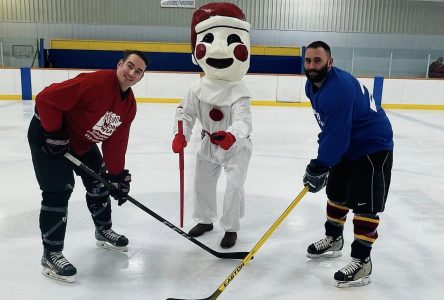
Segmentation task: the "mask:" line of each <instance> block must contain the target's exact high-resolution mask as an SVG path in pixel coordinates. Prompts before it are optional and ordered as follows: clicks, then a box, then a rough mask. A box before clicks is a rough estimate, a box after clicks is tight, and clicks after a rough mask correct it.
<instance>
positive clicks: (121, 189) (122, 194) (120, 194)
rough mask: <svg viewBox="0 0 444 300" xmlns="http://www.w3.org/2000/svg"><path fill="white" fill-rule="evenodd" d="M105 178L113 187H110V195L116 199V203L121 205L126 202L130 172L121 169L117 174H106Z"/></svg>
mask: <svg viewBox="0 0 444 300" xmlns="http://www.w3.org/2000/svg"><path fill="white" fill-rule="evenodd" d="M106 179H108V181H109V183H111V185H112V186H113V187H111V190H110V194H111V197H113V198H114V199H116V200H117V201H118V202H117V204H118V205H119V206H121V205H122V204H123V203H125V202H126V200H128V199H127V197H128V193H129V191H130V182H131V174H130V173H129V171H128V170H123V171H122V172H120V173H119V174H117V175H113V174H107V175H106Z"/></svg>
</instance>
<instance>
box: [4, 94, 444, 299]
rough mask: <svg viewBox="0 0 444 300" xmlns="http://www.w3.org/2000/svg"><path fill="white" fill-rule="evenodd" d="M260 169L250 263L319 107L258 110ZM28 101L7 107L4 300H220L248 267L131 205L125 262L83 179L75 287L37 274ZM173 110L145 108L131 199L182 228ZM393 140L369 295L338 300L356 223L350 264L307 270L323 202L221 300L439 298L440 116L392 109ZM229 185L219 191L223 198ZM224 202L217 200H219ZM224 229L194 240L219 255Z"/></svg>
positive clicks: (188, 161) (120, 221)
mask: <svg viewBox="0 0 444 300" xmlns="http://www.w3.org/2000/svg"><path fill="white" fill-rule="evenodd" d="M252 112H253V134H252V135H251V138H252V141H253V157H252V160H251V163H250V169H249V174H248V178H247V183H246V186H245V190H246V198H247V202H246V215H245V218H244V219H243V220H242V223H241V226H242V228H241V231H240V232H239V233H238V236H239V238H238V242H237V244H236V246H235V247H234V248H232V250H230V251H247V252H248V251H250V250H251V249H252V247H253V246H254V245H255V244H256V243H257V242H258V241H259V239H260V238H261V237H262V236H263V234H264V233H265V232H266V231H267V230H268V228H269V227H270V226H271V225H272V224H273V223H274V222H275V221H276V219H277V218H278V217H279V216H280V214H281V213H282V212H283V211H284V210H285V208H286V207H287V206H288V205H289V204H290V203H291V202H292V201H293V199H294V198H295V196H297V195H298V194H299V192H300V191H301V189H302V188H303V186H302V176H303V174H304V170H305V166H306V164H307V163H308V161H309V159H310V158H312V157H314V156H315V154H316V146H317V143H316V138H317V133H318V131H319V129H318V126H317V124H316V122H315V119H314V117H313V114H312V111H311V108H295V107H263V106H253V107H252ZM32 113H33V102H32V101H7V100H5V101H0V153H1V155H0V162H1V167H0V187H1V188H0V192H1V197H0V249H1V250H0V251H1V255H0V269H1V273H0V291H1V292H0V298H1V299H5V300H9V299H34V300H52V299H103V300H112V299H116V300H117V299H118V300H122V299H140V300H141V299H149V300H161V299H166V298H168V297H174V298H187V299H196V298H197V299H199V298H204V297H208V296H209V295H211V294H212V293H213V292H214V291H215V290H216V289H217V288H218V287H219V285H220V284H221V283H222V282H223V281H224V280H225V279H226V278H227V276H228V275H229V274H230V273H231V272H232V271H233V270H234V268H235V267H236V266H237V265H238V263H239V262H240V261H239V260H224V259H218V258H216V257H215V256H213V255H211V254H209V253H208V252H205V251H204V250H202V249H201V248H200V247H198V246H196V245H195V244H193V243H191V242H190V241H188V240H187V239H185V238H183V237H182V236H181V235H179V234H178V233H177V232H175V231H173V230H172V229H170V228H169V227H167V226H165V225H164V224H162V223H161V222H159V221H157V220H156V219H154V218H153V217H152V216H150V215H149V214H147V213H146V212H144V211H142V210H141V209H140V208H138V207H136V206H135V205H133V204H132V203H129V202H128V203H126V204H125V205H123V206H122V207H118V206H117V205H116V203H115V202H114V200H113V224H114V226H113V228H114V229H115V230H116V231H117V232H119V233H122V234H125V235H126V236H127V237H128V238H129V240H130V245H129V251H128V252H127V253H118V252H114V251H109V250H108V251H107V250H104V249H101V248H98V247H97V246H96V245H95V238H94V225H93V223H92V220H91V217H90V215H89V211H88V209H87V207H86V202H85V200H84V193H85V191H84V189H83V186H82V184H81V181H80V178H78V177H77V182H76V183H77V186H76V188H75V190H74V193H73V195H72V198H71V200H70V203H69V215H68V228H67V234H66V239H65V249H64V254H65V256H66V257H67V259H68V260H70V262H71V263H73V264H74V265H75V266H76V267H77V270H78V274H77V281H76V282H75V283H74V284H66V283H61V282H57V281H54V280H50V279H48V278H46V277H44V276H42V275H41V273H40V272H41V266H40V258H41V255H42V246H41V239H40V231H39V226H38V217H39V211H40V201H41V196H40V190H39V188H38V185H37V182H36V179H35V177H34V171H33V167H32V163H31V156H30V151H29V147H28V144H27V139H26V133H27V128H28V124H29V121H30V119H31V116H32ZM174 113H175V105H174V104H142V103H140V104H138V114H137V116H136V120H135V122H134V124H133V127H132V131H131V137H130V144H129V148H128V153H127V163H126V167H127V168H128V169H129V170H130V172H131V173H132V178H133V182H132V184H131V193H130V194H131V196H132V197H133V198H135V199H136V200H138V201H139V202H141V203H143V204H144V205H145V206H147V207H148V208H150V209H151V210H153V211H154V212H156V213H157V214H159V215H160V216H162V217H163V218H165V219H167V220H169V221H170V222H172V223H173V224H175V225H176V226H179V169H178V155H177V154H174V153H173V152H172V151H171V140H172V137H173V133H172V126H173V119H174ZM387 114H388V116H389V118H390V120H391V122H392V126H393V129H394V142H395V151H394V165H393V173H392V184H391V188H390V192H389V198H388V200H387V206H386V211H385V212H384V213H382V214H381V215H380V218H381V223H380V226H379V228H378V232H379V238H378V240H377V241H376V243H375V245H374V248H373V251H372V260H373V274H372V281H373V283H372V284H370V285H368V286H365V287H359V288H350V289H338V288H336V287H335V286H334V280H333V274H334V273H335V272H336V271H337V270H338V269H340V268H342V267H343V266H344V265H345V264H347V263H348V262H349V254H350V244H351V242H352V240H353V232H352V231H353V230H352V226H351V219H352V214H351V213H350V214H349V218H348V221H347V223H346V227H345V231H344V238H345V246H344V250H343V256H342V257H340V258H336V259H323V260H310V259H307V258H306V256H305V252H306V248H307V246H308V244H310V243H312V242H314V241H316V240H318V239H320V238H321V237H322V236H323V234H324V230H323V224H324V221H325V206H326V197H325V193H324V191H321V192H319V193H317V194H307V195H306V196H305V197H304V198H303V199H302V200H301V202H300V203H299V204H298V205H297V206H296V208H295V209H294V210H293V211H292V213H291V214H290V215H289V217H288V218H287V219H286V220H285V221H284V222H283V224H282V225H281V226H280V227H279V228H278V229H277V231H276V232H275V233H274V234H273V235H272V236H271V237H270V238H269V239H268V240H267V241H266V243H265V244H264V245H263V247H262V248H260V250H259V251H258V252H257V253H256V255H255V259H254V260H252V261H251V262H250V263H249V264H248V265H247V266H246V267H244V268H243V269H242V271H241V272H240V273H239V274H238V275H237V276H236V277H235V278H234V280H233V281H232V282H231V283H230V285H229V286H228V287H227V288H226V289H225V290H224V292H223V293H222V294H221V295H220V296H219V298H218V299H225V300H228V299H229V300H293V299H304V300H305V299H328V300H345V299H360V300H376V299H377V300H382V299H390V300H393V299H403V300H405V299H415V300H418V299H427V300H429V299H436V300H438V299H443V294H444V285H443V284H442V282H443V276H444V259H443V254H442V253H443V251H444V250H443V249H444V238H443V237H444V235H443V228H444V217H443V216H444V198H443V195H444V124H443V120H444V111H425V110H423V111H413V110H388V111H387ZM199 126H200V125H199V124H197V126H196V128H195V134H194V135H193V137H192V140H191V142H190V143H189V145H188V147H187V148H186V151H185V225H184V228H183V230H184V231H186V232H188V230H189V229H190V228H191V227H192V226H193V225H194V222H193V220H192V219H191V212H192V205H191V203H192V202H191V200H192V179H193V176H194V160H195V154H196V151H197V149H198V147H199V140H200V134H199V133H200V127H199ZM224 179H225V178H224V177H223V175H222V177H221V179H220V181H219V182H220V183H219V186H218V199H219V200H222V198H223V191H224V186H225V180H224ZM219 204H221V201H219ZM222 236H223V231H222V230H221V228H220V227H219V225H218V224H215V229H214V230H213V231H212V232H211V233H208V234H205V235H204V236H202V237H200V238H198V239H199V241H201V242H202V243H204V244H205V245H207V246H208V247H210V248H212V249H214V250H216V251H220V252H223V251H226V250H224V249H222V248H220V246H219V242H220V239H221V238H222Z"/></svg>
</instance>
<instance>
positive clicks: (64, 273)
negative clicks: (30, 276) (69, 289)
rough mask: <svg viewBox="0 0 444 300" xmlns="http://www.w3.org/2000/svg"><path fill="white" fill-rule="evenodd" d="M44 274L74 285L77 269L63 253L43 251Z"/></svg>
mask: <svg viewBox="0 0 444 300" xmlns="http://www.w3.org/2000/svg"><path fill="white" fill-rule="evenodd" d="M42 266H43V270H42V274H43V275H45V276H47V277H49V278H52V279H56V280H60V281H63V282H68V283H72V282H74V281H75V275H76V274H77V269H76V268H75V267H74V266H73V265H72V264H71V263H70V262H69V261H68V260H67V259H66V258H65V257H64V256H63V254H62V252H61V251H57V252H50V251H47V250H44V251H43V256H42Z"/></svg>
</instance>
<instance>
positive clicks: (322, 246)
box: [307, 235, 344, 258]
mask: <svg viewBox="0 0 444 300" xmlns="http://www.w3.org/2000/svg"><path fill="white" fill-rule="evenodd" d="M343 246H344V239H343V238H342V235H340V236H338V237H337V238H336V239H335V238H333V237H331V236H326V237H325V238H323V239H322V240H319V241H317V242H315V243H313V244H311V245H310V246H308V249H307V257H309V258H320V257H330V258H333V257H339V256H341V255H342V252H341V250H342V247H343Z"/></svg>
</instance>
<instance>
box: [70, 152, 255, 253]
mask: <svg viewBox="0 0 444 300" xmlns="http://www.w3.org/2000/svg"><path fill="white" fill-rule="evenodd" d="M65 158H67V159H68V160H69V161H70V162H72V163H73V164H74V165H76V166H77V167H79V168H80V169H82V170H83V171H84V172H86V173H87V174H89V175H90V176H92V177H94V178H95V179H96V180H98V181H100V182H101V183H103V184H105V185H106V186H107V187H108V188H110V189H115V188H117V187H116V186H114V185H112V184H111V183H109V182H108V180H106V179H104V178H102V177H101V176H99V175H98V174H96V172H94V171H93V170H91V169H90V168H89V167H88V166H86V165H84V164H83V163H82V162H81V161H80V160H78V159H77V158H75V157H74V156H72V155H71V154H69V153H66V154H65ZM127 199H128V201H129V202H131V203H132V204H134V205H135V206H137V207H138V208H140V209H142V210H143V211H145V212H146V213H148V214H149V215H151V216H152V217H154V218H155V219H156V220H158V221H160V222H161V223H163V224H164V225H166V226H168V227H169V228H171V229H173V230H174V231H175V232H177V233H178V234H180V235H181V236H183V237H184V238H186V239H187V240H189V241H190V242H192V243H194V244H196V245H198V246H199V247H201V248H202V249H204V250H205V251H207V252H209V253H211V254H213V255H214V256H216V257H219V258H229V259H243V258H244V257H246V256H247V255H248V252H217V251H215V250H213V249H211V248H209V247H207V246H205V245H204V244H202V243H201V242H199V241H198V240H196V239H195V238H193V237H192V236H190V235H188V234H187V233H186V232H184V231H182V230H181V229H180V228H178V227H176V226H174V225H173V224H171V223H170V222H168V221H167V220H165V219H164V218H162V217H161V216H159V215H158V214H156V213H155V212H153V211H152V210H151V209H149V208H148V207H146V206H145V205H143V204H142V203H140V202H139V201H137V200H136V199H134V198H133V197H131V196H129V195H128V196H127Z"/></svg>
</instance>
